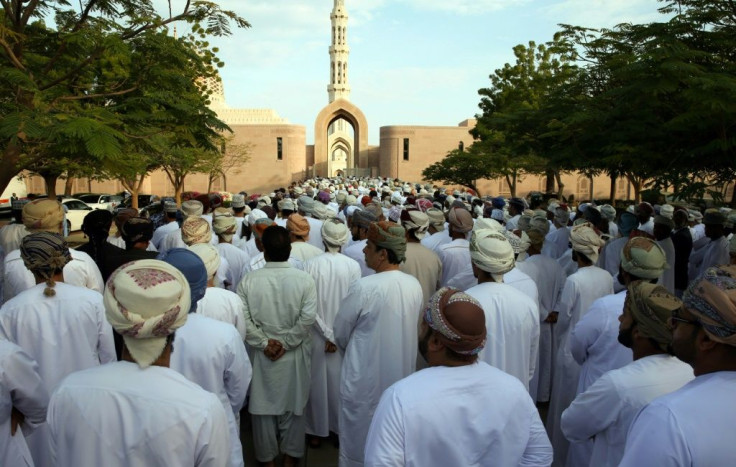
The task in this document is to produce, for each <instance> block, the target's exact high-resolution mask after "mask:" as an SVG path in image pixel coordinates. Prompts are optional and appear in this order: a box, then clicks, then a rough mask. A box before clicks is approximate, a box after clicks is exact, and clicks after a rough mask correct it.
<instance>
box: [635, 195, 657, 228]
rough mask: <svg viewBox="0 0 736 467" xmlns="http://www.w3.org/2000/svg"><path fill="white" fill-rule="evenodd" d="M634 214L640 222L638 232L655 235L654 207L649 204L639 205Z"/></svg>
mask: <svg viewBox="0 0 736 467" xmlns="http://www.w3.org/2000/svg"><path fill="white" fill-rule="evenodd" d="M634 214H636V217H637V219H638V220H639V227H638V230H641V231H642V232H646V233H648V234H649V235H654V208H653V207H652V205H651V204H649V203H647V202H643V203H639V205H638V206H637V207H636V209H635V210H634Z"/></svg>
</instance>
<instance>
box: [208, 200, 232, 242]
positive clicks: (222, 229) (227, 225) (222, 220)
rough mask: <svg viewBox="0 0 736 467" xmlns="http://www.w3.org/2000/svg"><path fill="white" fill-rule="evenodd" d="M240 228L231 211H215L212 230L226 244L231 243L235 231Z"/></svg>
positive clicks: (218, 209)
mask: <svg viewBox="0 0 736 467" xmlns="http://www.w3.org/2000/svg"><path fill="white" fill-rule="evenodd" d="M237 228H238V222H237V221H236V220H235V217H234V216H233V215H232V214H231V213H230V211H228V210H226V209H223V208H217V209H216V210H215V215H214V218H213V219H212V230H214V231H215V233H216V234H217V235H219V236H221V237H222V238H223V240H225V241H226V242H228V243H229V242H231V241H232V239H233V236H234V235H235V231H236V230H237Z"/></svg>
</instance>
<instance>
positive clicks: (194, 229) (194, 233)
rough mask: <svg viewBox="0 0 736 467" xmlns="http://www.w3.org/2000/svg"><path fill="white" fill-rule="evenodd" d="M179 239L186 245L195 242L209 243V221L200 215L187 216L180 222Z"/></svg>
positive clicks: (210, 230) (210, 238)
mask: <svg viewBox="0 0 736 467" xmlns="http://www.w3.org/2000/svg"><path fill="white" fill-rule="evenodd" d="M181 239H182V240H183V241H184V243H185V244H186V245H187V246H191V245H194V244H195V243H209V242H210V241H211V240H212V229H211V228H210V224H209V222H207V220H206V219H203V218H201V217H188V218H186V219H185V220H184V222H183V223H182V224H181Z"/></svg>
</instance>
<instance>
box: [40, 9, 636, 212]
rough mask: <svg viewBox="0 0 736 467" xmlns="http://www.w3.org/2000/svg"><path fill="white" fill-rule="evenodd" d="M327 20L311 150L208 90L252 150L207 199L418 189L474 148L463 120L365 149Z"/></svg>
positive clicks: (343, 52)
mask: <svg viewBox="0 0 736 467" xmlns="http://www.w3.org/2000/svg"><path fill="white" fill-rule="evenodd" d="M330 19H331V25H332V34H331V38H332V41H331V42H332V43H331V45H330V48H329V55H330V65H329V66H330V69H329V76H330V81H329V84H328V86H327V96H328V103H327V105H326V106H325V107H324V108H323V109H321V110H320V111H319V112H318V113H317V116H316V118H315V121H314V126H313V131H314V144H311V145H308V144H307V143H306V142H307V131H308V129H307V127H306V126H304V125H299V124H292V123H290V122H288V121H287V120H286V119H284V118H282V117H280V116H279V114H278V113H277V112H276V111H275V110H272V109H234V108H231V107H229V106H228V105H227V103H226V101H225V92H224V88H223V85H222V82H221V81H215V80H211V81H210V82H208V86H209V87H210V89H211V91H212V97H211V105H210V107H211V108H212V110H214V111H215V112H216V113H217V115H218V117H219V118H220V119H221V120H223V121H224V122H225V123H227V124H228V125H229V126H230V128H231V129H232V130H233V137H232V140H231V142H230V144H232V145H241V144H247V145H248V146H249V148H250V160H249V161H248V162H247V163H246V164H245V166H244V167H243V168H242V169H241V170H240V171H239V172H238V171H236V170H232V171H230V173H225V174H223V175H222V176H221V177H219V178H217V179H216V180H215V181H214V183H213V185H212V190H213V191H229V192H238V191H241V190H245V191H247V192H248V193H263V192H270V191H273V190H274V189H275V188H278V187H286V186H288V185H289V184H291V182H293V181H298V180H304V179H307V178H312V177H334V176H339V175H347V176H350V175H356V176H374V177H379V176H380V177H391V178H399V179H402V180H407V181H412V182H423V180H422V175H421V174H422V170H424V169H425V168H426V167H427V166H429V165H431V164H433V163H434V162H437V161H439V160H441V159H442V158H443V157H445V156H446V155H447V153H448V152H449V151H451V150H453V149H457V148H463V147H467V146H469V145H470V144H472V142H473V137H472V136H471V135H470V133H469V131H470V130H472V129H473V127H474V126H475V123H476V121H475V119H473V118H468V119H466V120H463V121H462V122H460V123H459V124H458V125H457V126H417V125H391V126H383V127H381V128H379V130H378V131H379V134H380V144H379V145H378V146H375V145H370V144H368V134H369V131H371V129H370V128H369V126H368V119H367V118H366V116H365V115H364V114H363V112H362V111H361V110H360V107H358V104H357V103H354V102H352V101H351V100H350V81H349V71H350V68H349V66H348V63H349V55H350V48H349V47H348V40H347V38H348V13H347V9H346V7H345V0H334V6H333V9H332V12H331V14H330ZM311 130H312V129H311V128H310V131H311ZM226 152H227V148H226ZM236 172H238V173H236ZM562 181H563V183H564V184H565V195H569V194H574V195H575V197H576V198H577V199H589V198H591V195H594V196H595V197H596V198H608V196H609V191H610V184H609V181H608V178H607V177H596V178H595V179H590V178H588V177H585V176H582V175H579V174H567V175H563V176H562ZM59 184H60V186H59V187H57V192H59V193H63V190H64V187H63V184H64V181H63V180H61V181H59ZM28 185H29V186H28V190H29V192H35V193H42V192H44V191H45V189H44V184H43V180H42V179H41V178H40V177H31V178H30V180H29V181H28ZM207 185H208V180H207V175H204V174H192V175H189V176H188V177H187V179H186V182H185V187H184V189H185V190H192V191H205V190H206V189H207ZM628 185H629V184H628V183H621V182H619V183H618V190H617V199H626V198H630V197H632V196H633V190H631V187H629V186H628ZM479 189H480V190H481V192H482V193H483V194H491V195H502V196H510V191H509V188H508V186H507V184H506V181H505V180H503V179H498V180H485V181H481V182H479ZM544 189H545V178H544V177H539V176H532V175H529V176H524V177H523V179H522V180H520V182H519V183H518V188H517V194H518V195H521V196H524V195H526V194H527V193H528V192H530V191H544ZM122 190H123V188H122V186H121V184H120V183H119V182H117V181H113V180H108V181H102V182H96V181H89V180H87V179H77V180H74V181H73V186H72V193H77V192H86V191H92V192H108V193H109V192H119V191H122ZM591 192H593V193H591ZM141 193H152V194H159V195H172V194H173V193H174V189H173V186H172V184H171V182H170V181H169V180H168V178H167V176H166V174H165V173H164V172H163V171H161V170H159V171H155V172H153V173H151V175H150V176H149V177H148V178H147V179H146V180H145V182H144V184H143V187H142V190H141ZM630 195H632V196H630Z"/></svg>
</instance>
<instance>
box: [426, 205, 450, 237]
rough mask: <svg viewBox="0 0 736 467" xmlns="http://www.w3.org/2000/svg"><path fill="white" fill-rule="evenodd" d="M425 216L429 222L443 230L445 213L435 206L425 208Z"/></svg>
mask: <svg viewBox="0 0 736 467" xmlns="http://www.w3.org/2000/svg"><path fill="white" fill-rule="evenodd" d="M426 214H427V218H428V219H429V223H430V224H432V226H433V227H434V228H435V229H437V230H438V231H441V230H445V214H444V213H443V212H442V210H440V209H437V208H429V209H427V213H426Z"/></svg>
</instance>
